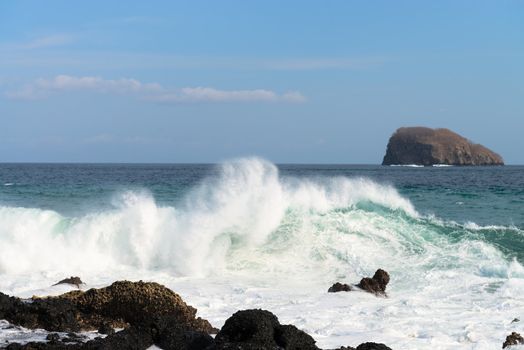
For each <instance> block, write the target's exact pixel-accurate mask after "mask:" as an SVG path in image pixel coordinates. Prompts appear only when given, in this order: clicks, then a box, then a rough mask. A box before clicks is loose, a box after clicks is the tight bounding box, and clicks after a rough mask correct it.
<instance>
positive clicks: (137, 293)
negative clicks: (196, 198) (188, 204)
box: [0, 269, 524, 350]
mask: <svg viewBox="0 0 524 350" xmlns="http://www.w3.org/2000/svg"><path fill="white" fill-rule="evenodd" d="M388 282H389V274H388V273H387V272H386V271H384V270H381V269H379V270H377V271H376V272H375V274H374V276H373V277H371V278H367V277H366V278H363V279H362V280H361V281H360V283H358V284H355V285H352V286H350V285H347V284H341V283H338V282H337V283H335V284H334V285H333V286H332V287H331V288H330V289H329V291H328V292H340V291H346V292H348V291H353V290H355V289H354V288H359V289H360V290H363V291H365V292H369V293H373V294H375V295H376V296H379V297H387V295H386V292H385V290H386V285H387V284H388ZM59 283H69V284H71V285H76V286H79V285H80V284H82V282H81V281H80V279H79V278H77V277H75V278H73V277H71V279H66V280H63V281H60V282H59ZM196 313H197V310H196V309H195V308H194V307H192V306H190V305H187V304H186V303H185V302H184V301H183V300H182V298H181V297H180V296H179V295H178V294H176V293H175V292H173V291H172V290H170V289H168V288H166V287H164V286H162V285H160V284H158V283H155V282H142V281H139V282H129V281H117V282H114V283H113V284H111V285H110V286H108V287H105V288H99V289H89V290H87V291H85V292H83V291H80V290H78V291H71V292H68V293H64V294H62V295H59V296H54V297H45V298H40V297H33V298H31V299H20V298H16V297H11V296H8V295H5V294H3V293H0V320H6V321H8V322H9V323H10V324H11V325H12V327H25V328H29V329H44V330H46V331H47V332H49V333H48V334H47V337H46V341H45V342H44V341H42V342H34V341H33V342H28V343H25V344H20V343H16V342H11V343H5V344H0V348H3V349H8V350H22V349H23V350H68V349H74V350H76V349H85V350H110V349H112V350H123V349H127V350H145V349H149V348H150V347H151V346H153V345H155V346H157V348H160V349H163V350H280V349H290V350H320V349H319V348H318V347H317V346H316V345H315V340H314V339H313V338H312V337H311V336H310V335H308V334H307V333H305V332H303V331H301V330H300V329H298V328H297V327H295V326H294V325H285V324H281V323H280V322H279V320H278V318H277V317H276V316H275V315H274V314H272V313H271V312H270V311H267V310H261V309H251V310H241V311H237V312H236V313H234V314H233V315H232V316H231V317H230V318H228V319H227V320H226V322H225V323H224V325H223V327H222V328H221V329H217V328H215V327H213V326H212V325H211V324H210V323H209V322H208V321H207V320H205V319H202V318H200V317H196ZM87 331H95V332H96V333H95V334H96V337H95V338H94V339H91V340H90V339H89V338H87V337H86V336H85V335H84V334H83V333H82V332H87ZM519 344H524V338H522V337H521V336H520V334H518V333H515V332H513V333H512V334H510V335H509V336H508V337H507V339H506V340H505V342H504V343H503V346H502V347H503V348H506V347H508V346H512V345H519ZM333 350H391V348H389V347H388V346H386V345H385V344H380V343H373V342H366V343H363V344H360V345H358V346H357V347H356V348H353V347H350V346H343V347H340V348H338V349H333Z"/></svg>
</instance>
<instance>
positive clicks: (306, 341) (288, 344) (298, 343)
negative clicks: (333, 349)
mask: <svg viewBox="0 0 524 350" xmlns="http://www.w3.org/2000/svg"><path fill="white" fill-rule="evenodd" d="M275 342H276V343H277V344H278V345H279V346H280V347H283V348H284V349H286V350H301V349H318V348H317V346H316V345H315V340H314V339H313V338H312V337H311V336H310V335H309V334H307V333H305V332H302V331H301V330H299V329H298V328H297V327H295V326H293V325H281V326H280V327H277V328H276V329H275Z"/></svg>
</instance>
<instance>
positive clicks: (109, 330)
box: [98, 323, 115, 335]
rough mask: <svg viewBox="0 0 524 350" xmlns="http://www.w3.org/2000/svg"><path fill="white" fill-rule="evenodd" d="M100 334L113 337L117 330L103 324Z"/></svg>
mask: <svg viewBox="0 0 524 350" xmlns="http://www.w3.org/2000/svg"><path fill="white" fill-rule="evenodd" d="M98 333H100V334H107V335H111V334H114V333H115V329H114V328H113V327H111V325H110V324H108V323H103V324H102V325H101V326H100V327H99V328H98Z"/></svg>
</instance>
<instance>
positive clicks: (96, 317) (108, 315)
mask: <svg viewBox="0 0 524 350" xmlns="http://www.w3.org/2000/svg"><path fill="white" fill-rule="evenodd" d="M196 312H197V310H196V309H195V308H193V307H191V306H189V305H187V304H186V303H185V302H184V301H183V300H182V298H181V297H180V296H179V295H178V294H176V293H175V292H173V291H171V290H170V289H168V288H166V287H164V286H162V285H160V284H158V283H154V282H148V283H146V282H142V281H140V282H128V281H120V282H115V283H113V284H112V285H110V286H109V287H105V288H101V289H90V290H88V291H86V292H82V291H72V292H69V293H65V294H62V295H60V296H57V297H48V298H33V299H32V300H31V302H30V303H27V302H24V301H22V300H20V299H18V298H13V297H8V296H7V295H5V294H1V293H0V318H2V319H6V320H8V321H9V322H11V323H13V324H17V325H21V326H24V327H27V328H44V329H46V330H48V331H61V332H70V331H72V332H77V331H80V330H97V329H99V328H100V327H101V326H110V327H112V328H124V327H127V326H128V325H138V324H142V323H147V322H150V321H151V320H152V319H154V318H158V317H160V316H167V315H170V316H173V317H176V321H177V322H178V324H181V325H184V327H186V328H187V329H191V330H196V331H203V332H206V333H212V332H216V331H217V330H216V329H215V328H213V327H212V326H211V324H209V322H208V321H206V320H203V319H201V318H197V317H196Z"/></svg>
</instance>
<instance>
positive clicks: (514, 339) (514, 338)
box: [502, 332, 524, 349]
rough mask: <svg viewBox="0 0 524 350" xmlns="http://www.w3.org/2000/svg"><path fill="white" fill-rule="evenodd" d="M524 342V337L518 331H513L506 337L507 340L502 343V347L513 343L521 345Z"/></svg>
mask: <svg viewBox="0 0 524 350" xmlns="http://www.w3.org/2000/svg"><path fill="white" fill-rule="evenodd" d="M519 344H524V338H522V336H521V335H520V334H518V333H517V332H512V333H511V334H510V335H508V336H507V337H506V341H505V342H504V344H502V349H504V348H506V347H508V346H511V345H519Z"/></svg>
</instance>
